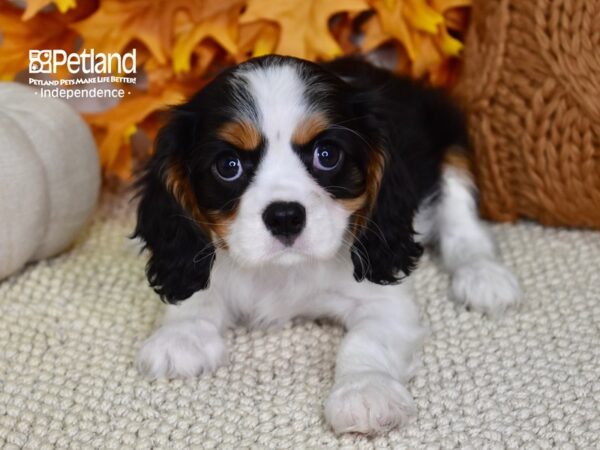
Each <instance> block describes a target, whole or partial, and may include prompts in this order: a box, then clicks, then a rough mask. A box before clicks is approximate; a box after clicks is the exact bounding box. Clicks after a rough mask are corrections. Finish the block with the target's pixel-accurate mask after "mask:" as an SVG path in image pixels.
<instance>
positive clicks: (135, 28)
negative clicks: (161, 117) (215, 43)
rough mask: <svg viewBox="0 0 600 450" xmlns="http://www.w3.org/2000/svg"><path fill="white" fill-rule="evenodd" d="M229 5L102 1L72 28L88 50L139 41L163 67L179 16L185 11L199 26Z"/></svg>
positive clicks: (198, 0) (196, 0) (193, 0)
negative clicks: (81, 38) (93, 11)
mask: <svg viewBox="0 0 600 450" xmlns="http://www.w3.org/2000/svg"><path fill="white" fill-rule="evenodd" d="M229 5H230V3H229V2H228V1H226V0H225V1H219V2H214V1H204V0H128V1H121V0H103V1H101V2H100V7H99V8H98V10H97V11H96V12H95V13H94V14H92V15H91V16H90V17H88V18H87V19H84V20H82V21H80V22H77V23H76V24H74V25H73V28H74V29H75V30H77V31H78V32H79V34H80V35H81V36H82V37H83V41H84V45H85V47H86V48H94V49H95V50H96V51H97V52H107V53H109V52H121V51H123V49H125V48H126V47H127V46H128V45H129V44H130V43H131V42H132V41H134V40H136V39H137V40H139V41H140V42H142V43H143V44H144V45H145V46H146V47H148V49H149V50H150V52H151V53H152V55H153V56H154V57H155V58H156V59H157V60H158V61H159V62H160V63H161V64H163V63H166V61H167V59H168V56H169V55H170V53H171V50H172V45H173V40H174V34H175V33H174V31H175V16H176V14H177V13H180V12H184V13H185V14H186V16H187V17H189V19H190V20H191V21H193V22H196V23H200V22H202V21H204V20H206V19H207V18H209V17H212V16H214V15H216V14H217V13H218V12H219V11H223V10H227V9H228V7H229Z"/></svg>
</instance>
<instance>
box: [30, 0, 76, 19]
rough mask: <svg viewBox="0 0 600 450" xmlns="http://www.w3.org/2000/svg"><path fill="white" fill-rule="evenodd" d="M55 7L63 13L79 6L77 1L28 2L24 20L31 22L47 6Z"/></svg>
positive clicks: (33, 0)
mask: <svg viewBox="0 0 600 450" xmlns="http://www.w3.org/2000/svg"><path fill="white" fill-rule="evenodd" d="M50 5H55V6H56V9H58V10H59V11H60V12H61V13H63V14H64V13H66V12H67V11H68V10H70V9H73V8H75V7H76V6H77V1H76V0H27V7H26V8H25V12H24V13H23V20H29V19H31V18H32V17H33V16H35V15H36V14H37V13H38V12H40V11H41V10H42V9H44V8H46V7H47V6H50Z"/></svg>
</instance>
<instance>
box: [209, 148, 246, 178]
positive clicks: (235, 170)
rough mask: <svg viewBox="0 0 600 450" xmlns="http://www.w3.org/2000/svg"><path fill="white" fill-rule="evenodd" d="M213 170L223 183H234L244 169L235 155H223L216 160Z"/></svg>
mask: <svg viewBox="0 0 600 450" xmlns="http://www.w3.org/2000/svg"><path fill="white" fill-rule="evenodd" d="M214 170H215V172H216V174H217V176H218V177H219V178H221V179H222V180H225V181H234V180H237V179H238V178H239V177H241V176H242V173H243V172H244V167H243V166H242V162H241V161H240V159H239V158H238V157H237V156H236V155H232V154H225V155H221V156H219V157H218V158H217V160H216V161H215V163H214Z"/></svg>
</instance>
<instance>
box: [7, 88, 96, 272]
mask: <svg viewBox="0 0 600 450" xmlns="http://www.w3.org/2000/svg"><path fill="white" fill-rule="evenodd" d="M100 181H101V177H100V164H99V161H98V154H97V152H96V145H95V143H94V140H93V137H92V134H91V132H90V130H89V128H88V126H87V125H86V124H85V122H84V121H83V120H82V119H81V117H80V116H79V115H78V114H77V112H76V111H74V110H73V109H72V108H71V107H70V106H68V105H67V104H66V103H63V102H62V101H60V100H55V99H48V98H40V96H39V94H36V93H35V91H34V90H33V89H31V88H29V87H27V86H24V85H21V84H18V83H0V279H2V278H5V277H7V276H9V275H11V274H12V273H14V272H15V271H17V270H19V269H20V268H21V267H22V266H23V265H24V264H25V263H27V262H29V261H35V260H39V259H42V258H48V257H50V256H54V255H56V254H57V253H59V252H61V251H63V250H65V249H66V248H67V247H68V246H69V245H70V244H71V243H72V242H73V239H74V238H75V236H76V235H77V233H78V232H79V231H80V230H81V228H82V227H83V226H84V225H85V223H86V221H87V220H88V219H89V217H90V215H91V213H92V211H93V209H94V207H95V205H96V202H97V200H98V194H99V190H100Z"/></svg>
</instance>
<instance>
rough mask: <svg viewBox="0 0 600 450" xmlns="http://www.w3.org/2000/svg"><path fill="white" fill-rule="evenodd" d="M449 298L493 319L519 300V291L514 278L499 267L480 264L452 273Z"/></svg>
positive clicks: (492, 264)
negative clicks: (451, 296)
mask: <svg viewBox="0 0 600 450" xmlns="http://www.w3.org/2000/svg"><path fill="white" fill-rule="evenodd" d="M452 295H453V297H454V299H455V300H456V301H457V302H459V303H464V304H465V305H467V306H470V307H472V308H473V309H475V310H478V311H481V312H485V313H488V314H492V315H497V314H500V313H502V312H504V311H505V310H506V309H507V308H508V307H509V306H510V305H512V304H514V303H516V302H517V301H518V300H519V299H520V297H521V288H520V287H519V282H518V281H517V277H515V276H514V274H513V273H512V272H511V271H510V270H508V269H507V268H506V267H504V266H503V265H502V264H500V263H498V262H496V261H490V260H481V261H476V262H473V263H471V264H467V265H465V266H463V267H460V268H459V269H458V270H457V271H456V272H455V273H454V275H453V277H452Z"/></svg>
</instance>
